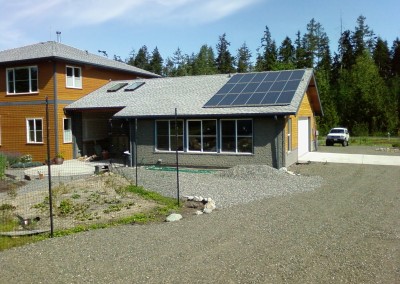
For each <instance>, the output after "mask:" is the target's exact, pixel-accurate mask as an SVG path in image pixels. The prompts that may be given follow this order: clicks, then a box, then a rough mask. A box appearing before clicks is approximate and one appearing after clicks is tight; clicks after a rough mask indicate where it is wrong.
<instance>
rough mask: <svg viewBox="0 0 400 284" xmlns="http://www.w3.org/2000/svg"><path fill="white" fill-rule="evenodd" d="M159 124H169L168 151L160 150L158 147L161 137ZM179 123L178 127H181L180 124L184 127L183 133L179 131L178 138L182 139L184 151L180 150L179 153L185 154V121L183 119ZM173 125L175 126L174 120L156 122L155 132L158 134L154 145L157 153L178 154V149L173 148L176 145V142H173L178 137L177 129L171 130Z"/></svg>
mask: <svg viewBox="0 0 400 284" xmlns="http://www.w3.org/2000/svg"><path fill="white" fill-rule="evenodd" d="M158 122H167V123H168V133H167V134H166V135H165V136H167V137H168V150H166V149H159V146H158V137H159V134H158V132H159V131H158ZM177 122H178V125H179V123H181V125H182V131H181V132H180V131H178V138H179V137H181V139H180V141H181V143H182V150H178V152H184V151H185V144H184V143H185V129H184V127H185V121H184V120H183V119H178V120H177ZM172 123H173V124H174V125H175V120H174V119H158V120H156V121H155V132H156V133H155V143H154V146H155V151H157V152H176V149H172V146H173V145H174V144H175V141H174V142H173V140H172V139H175V137H176V136H175V129H174V130H173V131H172V128H171V126H172Z"/></svg>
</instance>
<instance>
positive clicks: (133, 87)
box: [125, 82, 144, 92]
mask: <svg viewBox="0 0 400 284" xmlns="http://www.w3.org/2000/svg"><path fill="white" fill-rule="evenodd" d="M142 85H144V82H134V83H132V84H130V85H129V86H128V87H126V88H125V92H131V91H134V90H136V89H137V88H139V87H140V86H142Z"/></svg>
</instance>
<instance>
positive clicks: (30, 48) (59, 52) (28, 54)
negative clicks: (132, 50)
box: [0, 41, 160, 78]
mask: <svg viewBox="0 0 400 284" xmlns="http://www.w3.org/2000/svg"><path fill="white" fill-rule="evenodd" d="M44 58H56V59H62V60H68V61H73V62H77V63H84V64H91V65H96V66H101V67H105V68H111V69H117V70H122V71H126V72H131V73H135V74H137V75H139V76H140V75H142V76H146V77H152V78H155V77H160V76H159V75H157V74H154V73H152V72H149V71H146V70H143V69H140V68H137V67H134V66H131V65H128V64H125V63H123V62H118V61H115V60H111V59H108V58H105V57H103V56H98V55H95V54H92V53H89V52H87V51H84V50H80V49H77V48H74V47H71V46H68V45H65V44H61V43H58V42H54V41H48V42H41V43H37V44H33V45H27V46H23V47H18V48H14V49H8V50H3V51H0V64H2V63H11V62H18V61H29V60H35V59H44Z"/></svg>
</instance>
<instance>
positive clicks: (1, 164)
mask: <svg viewBox="0 0 400 284" xmlns="http://www.w3.org/2000/svg"><path fill="white" fill-rule="evenodd" d="M6 168H7V157H6V156H4V155H3V154H1V153H0V179H3V178H4V176H5V173H6Z"/></svg>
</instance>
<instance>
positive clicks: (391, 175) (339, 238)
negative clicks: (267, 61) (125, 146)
mask: <svg viewBox="0 0 400 284" xmlns="http://www.w3.org/2000/svg"><path fill="white" fill-rule="evenodd" d="M346 148H351V147H346ZM258 169H260V168H258ZM261 169H263V170H264V171H268V170H267V169H265V168H261ZM289 170H291V171H294V172H296V173H300V174H301V175H300V176H291V175H288V174H286V173H284V176H283V173H282V172H275V171H271V172H269V176H268V177H269V178H268V179H265V180H264V182H263V181H262V180H261V178H260V177H258V179H257V173H258V172H256V170H255V169H253V173H252V175H251V176H248V177H247V179H245V181H244V182H243V181H242V180H240V179H239V178H238V176H240V175H241V173H242V171H241V170H240V169H239V170H237V171H236V172H234V173H232V172H231V173H230V174H228V176H231V177H233V176H234V177H235V178H233V180H234V181H231V182H230V183H229V184H228V185H225V186H224V183H222V182H221V183H220V184H219V185H218V187H219V189H220V190H229V189H235V188H236V187H234V185H235V184H241V185H242V190H241V191H240V192H239V194H237V195H236V197H237V198H236V197H235V195H234V197H235V198H226V199H224V198H222V197H221V199H220V200H219V203H220V205H222V207H223V208H222V209H220V210H216V211H214V212H213V213H212V214H209V215H201V216H193V217H191V218H186V219H183V220H182V221H180V222H176V223H163V224H153V225H148V226H147V225H145V226H140V225H134V226H122V227H115V228H111V229H105V230H95V231H91V232H86V233H80V234H75V235H70V236H67V237H63V238H55V239H50V240H46V241H43V242H39V243H35V244H32V245H28V246H25V247H21V248H17V249H11V250H8V251H4V252H0V263H1V266H2V268H1V273H0V283H84V282H87V283H400V210H399V208H400V185H399V178H400V167H395V166H372V165H349V164H346V165H345V164H329V163H328V164H325V165H324V164H317V163H311V164H308V165H297V166H293V167H291V168H290V169H289ZM191 175H192V177H193V176H194V174H191ZM217 175H218V173H217ZM222 175H224V174H222ZM279 175H280V176H279ZM182 176H184V175H182ZM198 176H201V175H200V174H196V177H194V178H192V179H191V178H190V177H189V178H184V177H182V181H183V182H188V181H185V179H187V180H189V181H190V180H192V181H193V185H196V186H195V188H196V191H197V190H199V191H200V190H210V192H211V193H214V194H216V190H217V189H207V188H208V187H209V186H208V184H207V183H204V184H203V186H202V187H201V188H200V187H199V188H197V185H198V183H197V179H202V178H203V179H204V180H203V181H205V180H207V179H208V180H209V181H211V182H214V181H215V180H214V178H215V177H212V178H210V175H202V177H201V178H199V177H198ZM228 176H225V177H221V179H225V180H226V181H227V180H230V179H228ZM253 176H255V177H256V178H255V179H254V178H253ZM277 176H278V177H280V179H281V180H282V183H283V184H284V185H285V186H284V187H288V188H289V189H288V190H287V191H286V192H285V191H282V190H276V192H275V193H276V194H271V195H270V194H266V195H263V194H261V193H257V194H256V193H255V192H262V191H269V192H274V190H275V189H276V188H278V187H279V188H281V187H280V185H281V184H282V183H279V182H276V181H275V180H272V179H274V178H275V177H277ZM204 177H206V178H204ZM207 177H208V178H207ZM286 178H287V179H288V180H289V181H288V180H287V179H286ZM296 178H297V179H296ZM161 180H162V181H164V180H169V178H168V177H167V174H165V176H164V177H161ZM239 180H240V182H239ZM269 180H272V182H269ZM278 180H279V178H278ZM159 183H160V184H164V183H161V181H160V182H159ZM243 184H245V185H246V184H247V185H248V186H243ZM308 184H310V187H307V185H308ZM299 185H303V186H299ZM162 187H163V186H161V188H162ZM164 188H167V191H168V192H173V191H172V189H173V185H172V186H171V185H170V184H169V182H167V183H166V185H165V186H164ZM185 188H186V185H185V186H184V189H183V191H184V190H186V189H185ZM204 188H206V189H204ZM282 192H283V193H282ZM204 193H206V192H204ZM211 193H208V194H209V195H211ZM201 194H203V193H201ZM254 195H256V196H254ZM206 197H207V196H206ZM217 197H218V195H217ZM217 197H214V198H215V199H216V200H217V205H218V198H217ZM232 199H233V200H242V202H237V201H235V202H231V201H230V200H232Z"/></svg>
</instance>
